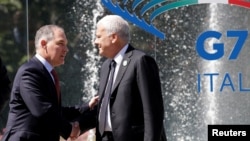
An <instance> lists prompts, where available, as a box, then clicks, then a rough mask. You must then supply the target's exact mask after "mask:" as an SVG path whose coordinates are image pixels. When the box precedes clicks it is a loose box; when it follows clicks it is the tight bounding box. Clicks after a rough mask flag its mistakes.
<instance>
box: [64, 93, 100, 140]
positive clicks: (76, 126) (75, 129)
mask: <svg viewBox="0 0 250 141" xmlns="http://www.w3.org/2000/svg"><path fill="white" fill-rule="evenodd" d="M98 100H99V96H95V97H93V98H92V99H91V100H90V101H89V108H90V110H93V108H94V107H95V105H96V104H97V103H98ZM71 125H72V130H71V133H70V137H69V138H70V139H71V141H73V140H76V139H77V138H78V137H79V136H80V134H81V129H80V126H79V122H78V121H75V122H71Z"/></svg>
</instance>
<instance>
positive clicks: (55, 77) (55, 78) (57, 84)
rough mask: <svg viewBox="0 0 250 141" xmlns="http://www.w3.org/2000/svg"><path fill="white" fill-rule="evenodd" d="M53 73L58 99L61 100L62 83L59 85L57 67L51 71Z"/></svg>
mask: <svg viewBox="0 0 250 141" xmlns="http://www.w3.org/2000/svg"><path fill="white" fill-rule="evenodd" d="M51 74H52V75H53V77H54V81H55V86H56V93H57V98H58V101H59V102H60V85H59V78H58V75H57V73H56V71H55V69H53V70H52V71H51Z"/></svg>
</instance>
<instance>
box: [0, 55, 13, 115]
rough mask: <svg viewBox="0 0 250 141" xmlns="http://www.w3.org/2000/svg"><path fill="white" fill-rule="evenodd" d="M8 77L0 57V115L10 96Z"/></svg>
mask: <svg viewBox="0 0 250 141" xmlns="http://www.w3.org/2000/svg"><path fill="white" fill-rule="evenodd" d="M10 84H11V82H10V79H9V77H8V75H7V70H6V67H5V65H4V64H3V63H2V59H1V57H0V115H1V112H2V110H3V108H4V106H5V104H6V103H7V101H8V100H9V97H10Z"/></svg>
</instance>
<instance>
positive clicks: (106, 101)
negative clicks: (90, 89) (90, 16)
mask: <svg viewBox="0 0 250 141" xmlns="http://www.w3.org/2000/svg"><path fill="white" fill-rule="evenodd" d="M129 41H130V33H129V24H128V23H127V22H126V21H125V20H124V19H122V18H121V17H120V16H117V15H107V16H105V17H103V18H102V19H101V20H100V21H99V22H98V23H97V29H96V39H95V45H96V46H97V47H98V49H99V54H100V55H101V56H103V57H106V58H107V60H106V61H105V62H104V63H103V65H102V67H101V71H100V72H101V74H100V85H99V90H98V94H99V98H100V101H99V105H98V125H97V129H96V138H97V141H159V140H160V137H161V134H162V132H163V119H164V107H163V99H162V93H161V83H160V78H159V70H158V66H157V64H156V62H155V60H154V59H153V58H152V57H150V56H148V55H146V54H145V53H144V52H142V51H139V50H137V49H135V48H134V47H133V46H132V45H131V44H130V43H129Z"/></svg>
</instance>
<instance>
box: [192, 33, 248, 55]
mask: <svg viewBox="0 0 250 141" xmlns="http://www.w3.org/2000/svg"><path fill="white" fill-rule="evenodd" d="M221 36H222V34H221V33H220V32H217V31H206V32H203V33H202V34H201V35H200V36H199V37H198V39H197V42H196V51H197V53H198V54H199V55H200V56H201V57H202V58H204V59H206V60H217V59H219V58H221V57H223V56H224V48H225V47H224V43H214V44H213V50H214V51H215V52H214V53H209V52H207V51H206V50H205V46H204V42H205V41H206V40H207V39H208V38H215V39H218V40H219V39H220V38H221ZM227 37H238V40H237V41H236V43H235V46H234V47H233V49H232V51H231V53H230V54H229V58H228V59H229V60H234V59H237V57H238V55H239V53H240V51H241V49H242V48H243V45H244V43H245V41H246V39H247V37H248V31H247V30H235V31H234V30H229V31H227Z"/></svg>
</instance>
